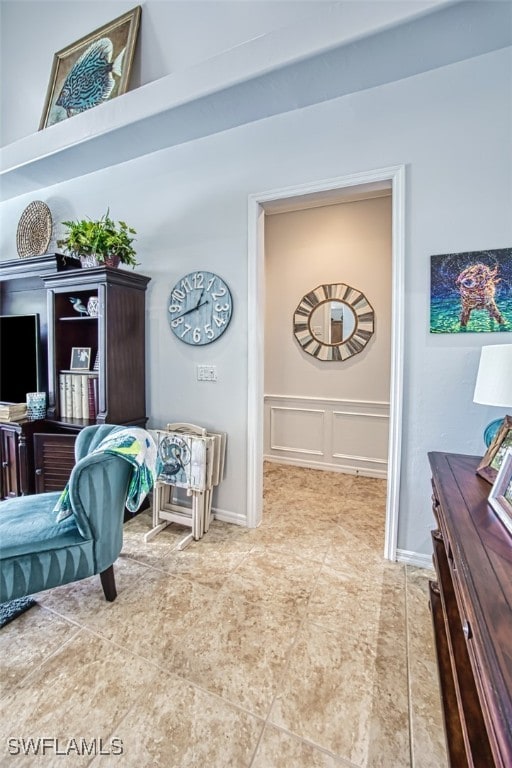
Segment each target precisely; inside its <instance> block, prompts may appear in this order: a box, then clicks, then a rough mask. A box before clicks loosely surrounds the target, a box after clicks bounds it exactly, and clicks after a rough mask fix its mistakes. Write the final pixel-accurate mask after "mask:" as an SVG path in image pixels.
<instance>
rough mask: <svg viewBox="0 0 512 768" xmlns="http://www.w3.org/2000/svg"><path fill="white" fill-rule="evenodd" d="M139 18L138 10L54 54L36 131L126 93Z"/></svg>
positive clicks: (120, 17) (139, 10) (139, 11)
mask: <svg viewBox="0 0 512 768" xmlns="http://www.w3.org/2000/svg"><path fill="white" fill-rule="evenodd" d="M140 15H141V9H140V6H137V7H136V8H134V9H133V10H131V11H128V13H125V14H123V15H122V16H119V18H117V19H114V21H111V22H110V23H109V24H105V25H104V26H103V27H100V28H99V29H96V30H95V31H94V32H91V33H90V34H89V35H86V36H85V37H82V38H80V40H77V41H76V42H75V43H72V44H71V45H68V46H67V47H66V48H63V49H62V50H61V51H58V52H57V53H56V54H55V56H54V57H53V66H52V72H51V75H50V83H49V86H48V92H47V94H46V101H45V105H44V108H43V114H42V117H41V122H40V124H39V130H41V129H42V128H47V127H48V126H50V125H54V124H55V123H60V122H61V121H62V120H66V119H67V118H68V117H73V115H78V114H79V113H80V112H85V111H86V110H87V109H91V107H96V106H98V105H99V104H102V103H103V102H105V101H108V100H109V99H113V98H114V97H115V96H120V95H121V94H123V93H125V92H126V90H127V89H128V80H129V77H130V71H131V66H132V61H133V55H134V50H135V43H136V40H137V33H138V30H139V22H140Z"/></svg>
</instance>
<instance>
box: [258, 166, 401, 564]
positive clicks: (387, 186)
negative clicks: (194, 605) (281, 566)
mask: <svg viewBox="0 0 512 768" xmlns="http://www.w3.org/2000/svg"><path fill="white" fill-rule="evenodd" d="M383 190H390V191H391V198H392V202H391V211H392V214H391V215H392V223H391V232H392V235H391V242H392V246H391V250H392V254H391V361H390V396H389V436H388V465H387V496H386V526H385V541H384V556H385V557H386V558H387V559H389V560H396V548H397V533H398V512H399V490H400V463H401V432H402V430H401V422H402V389H403V325H404V321H403V305H404V247H405V245H404V243H405V216H404V213H405V168H404V166H393V167H390V168H383V169H379V170H375V171H368V172H364V173H359V174H353V175H350V176H342V177H337V178H334V179H326V180H322V181H317V182H313V183H308V184H304V185H299V186H295V187H285V188H282V189H274V190H269V191H267V192H263V193H260V194H256V195H251V196H250V198H249V222H248V223H249V243H248V246H249V247H248V251H249V274H248V339H249V344H248V382H249V384H248V432H247V524H248V525H249V526H250V527H257V526H258V525H259V523H260V522H261V517H262V504H263V446H264V442H263V441H264V394H265V393H264V353H265V349H264V323H263V322H262V318H263V317H264V316H265V242H264V236H265V217H266V214H267V213H275V212H277V211H293V210H299V209H301V208H302V209H307V208H312V207H317V206H326V205H331V204H335V203H338V202H340V201H342V200H344V201H346V200H347V199H350V200H357V199H364V198H365V197H368V196H371V195H372V194H375V195H377V194H379V192H382V191H383Z"/></svg>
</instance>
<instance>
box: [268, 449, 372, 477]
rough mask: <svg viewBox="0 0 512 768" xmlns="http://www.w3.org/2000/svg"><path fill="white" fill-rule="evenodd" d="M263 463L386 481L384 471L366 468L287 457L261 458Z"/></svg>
mask: <svg viewBox="0 0 512 768" xmlns="http://www.w3.org/2000/svg"><path fill="white" fill-rule="evenodd" d="M263 460H264V461H268V462H270V463H271V464H286V465H287V466H290V467H304V468H305V469H320V470H322V471H323V472H340V473H342V474H344V475H358V476H360V477H376V478H377V479H380V480H386V479H387V471H386V470H385V469H369V468H368V467H353V466H350V465H348V464H329V463H328V462H320V461H311V459H295V458H294V459H292V458H288V457H287V456H279V458H276V457H275V456H269V455H268V454H267V455H265V456H264V457H263Z"/></svg>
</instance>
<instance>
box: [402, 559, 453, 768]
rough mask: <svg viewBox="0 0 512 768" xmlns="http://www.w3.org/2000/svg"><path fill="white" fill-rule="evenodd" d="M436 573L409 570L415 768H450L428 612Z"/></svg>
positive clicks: (408, 624)
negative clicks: (429, 596)
mask: <svg viewBox="0 0 512 768" xmlns="http://www.w3.org/2000/svg"><path fill="white" fill-rule="evenodd" d="M429 579H432V580H434V581H435V574H434V572H433V571H427V570H424V569H421V568H411V567H407V632H408V643H409V685H410V699H411V742H412V753H413V756H414V760H413V766H414V768H446V766H447V759H446V747H445V740H444V731H443V721H442V715H441V701H440V692H439V683H438V674H437V664H436V658H435V648H434V633H433V629H432V619H431V615H430V611H429V609H428V599H429V598H428V581H429Z"/></svg>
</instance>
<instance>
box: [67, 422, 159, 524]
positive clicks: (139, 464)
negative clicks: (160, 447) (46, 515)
mask: <svg viewBox="0 0 512 768" xmlns="http://www.w3.org/2000/svg"><path fill="white" fill-rule="evenodd" d="M96 453H111V454H114V455H115V456H120V457H121V458H122V459H126V461H129V462H130V464H131V465H132V467H133V469H132V476H131V479H130V485H129V488H128V496H127V499H126V506H127V507H128V509H129V510H130V512H136V511H137V510H138V508H139V507H140V505H141V504H142V502H143V500H144V498H145V497H146V496H147V494H148V493H149V491H150V490H151V489H152V487H153V484H154V482H155V479H156V457H157V450H156V445H155V441H154V440H153V438H152V437H151V435H150V434H149V432H146V430H145V429H141V428H140V427H126V428H124V429H119V430H118V431H117V432H114V433H112V434H110V435H109V436H108V437H106V438H105V439H104V440H102V441H101V443H99V445H98V447H97V448H95V449H94V451H91V453H89V454H88V455H89V456H92V455H94V454H96ZM54 512H57V518H56V522H60V521H61V520H65V519H66V518H67V517H69V515H71V514H72V512H73V510H72V508H71V502H70V499H69V486H68V485H66V487H65V488H64V490H63V491H62V493H61V495H60V496H59V499H58V501H57V504H56V505H55V507H54Z"/></svg>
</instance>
